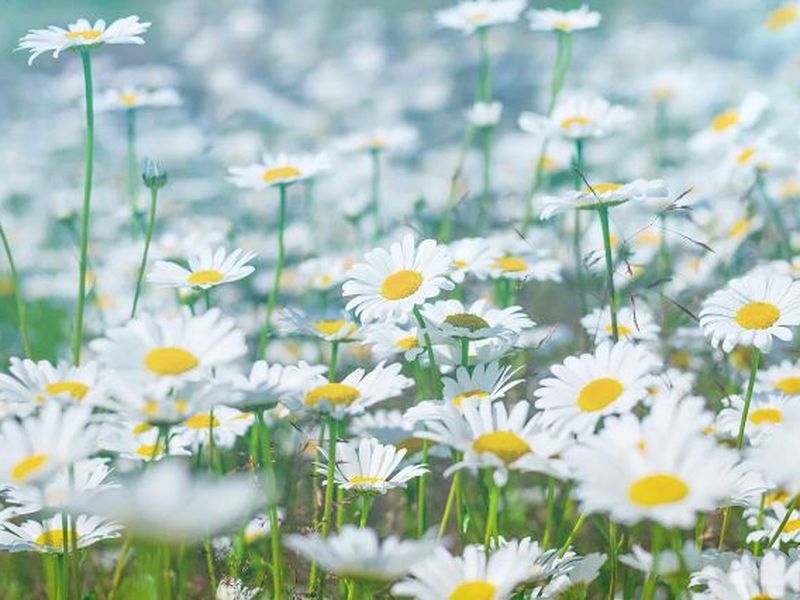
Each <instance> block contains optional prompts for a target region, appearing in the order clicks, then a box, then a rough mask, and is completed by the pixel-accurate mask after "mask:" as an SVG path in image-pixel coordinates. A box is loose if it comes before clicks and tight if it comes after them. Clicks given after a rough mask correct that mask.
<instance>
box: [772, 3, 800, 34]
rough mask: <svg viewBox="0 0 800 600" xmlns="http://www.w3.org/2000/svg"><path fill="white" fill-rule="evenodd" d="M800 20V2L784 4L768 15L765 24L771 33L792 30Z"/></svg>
mask: <svg viewBox="0 0 800 600" xmlns="http://www.w3.org/2000/svg"><path fill="white" fill-rule="evenodd" d="M798 19H800V2H784V3H783V4H781V5H780V6H778V7H777V8H776V9H775V10H773V11H772V12H771V13H769V15H767V20H766V22H765V23H764V25H765V27H766V28H767V29H768V30H769V31H781V30H783V29H787V28H790V27H791V26H792V25H794V24H795V23H797V21H798Z"/></svg>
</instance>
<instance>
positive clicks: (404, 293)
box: [381, 269, 422, 300]
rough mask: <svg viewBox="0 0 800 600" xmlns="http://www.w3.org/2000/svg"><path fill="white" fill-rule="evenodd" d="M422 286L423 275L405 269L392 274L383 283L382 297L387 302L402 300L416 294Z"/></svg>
mask: <svg viewBox="0 0 800 600" xmlns="http://www.w3.org/2000/svg"><path fill="white" fill-rule="evenodd" d="M421 285H422V275H421V274H420V273H418V272H417V271H411V270H409V269H403V270H402V271H397V272H396V273H392V274H391V275H389V276H388V277H387V278H386V279H384V280H383V283H381V295H382V296H383V297H384V298H386V299H387V300H402V299H403V298H408V297H409V296H411V295H412V294H413V293H414V292H416V291H417V290H418V289H419V287H420V286H421Z"/></svg>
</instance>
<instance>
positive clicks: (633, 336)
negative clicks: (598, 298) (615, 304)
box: [581, 304, 661, 343]
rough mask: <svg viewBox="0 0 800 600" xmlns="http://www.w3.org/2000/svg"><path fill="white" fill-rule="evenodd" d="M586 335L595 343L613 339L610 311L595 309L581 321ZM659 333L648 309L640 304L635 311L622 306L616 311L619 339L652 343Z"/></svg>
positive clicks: (657, 326)
mask: <svg viewBox="0 0 800 600" xmlns="http://www.w3.org/2000/svg"><path fill="white" fill-rule="evenodd" d="M581 325H583V328H584V329H585V330H586V333H587V334H588V335H589V336H590V337H593V338H594V340H595V343H600V342H601V341H603V340H610V339H612V337H613V329H612V327H611V309H610V308H608V307H606V308H596V309H594V310H593V311H592V312H591V313H590V314H588V315H586V316H585V317H583V318H582V319H581ZM660 331H661V327H659V325H658V323H656V321H655V319H654V318H653V313H652V312H651V311H650V309H649V308H647V307H646V306H643V305H641V304H637V305H636V309H635V310H634V309H633V308H631V307H629V306H623V307H622V308H620V309H618V310H617V332H618V333H619V337H620V339H624V340H628V341H632V342H654V341H656V340H658V334H659V332H660Z"/></svg>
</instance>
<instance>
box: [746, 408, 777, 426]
mask: <svg viewBox="0 0 800 600" xmlns="http://www.w3.org/2000/svg"><path fill="white" fill-rule="evenodd" d="M748 418H749V420H750V422H751V423H752V424H753V425H764V424H770V425H774V424H775V423H780V422H781V421H783V415H782V414H781V411H780V410H778V409H777V408H759V409H758V410H754V411H753V412H751V413H750V416H749V417H748Z"/></svg>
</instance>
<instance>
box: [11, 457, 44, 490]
mask: <svg viewBox="0 0 800 600" xmlns="http://www.w3.org/2000/svg"><path fill="white" fill-rule="evenodd" d="M48 460H49V459H48V458H47V455H46V454H31V455H30V456H27V457H25V458H23V459H22V460H21V461H19V462H18V463H17V464H15V465H14V466H13V467H12V468H11V481H14V482H16V483H22V482H23V481H27V480H28V479H30V477H31V476H32V475H35V474H36V472H37V471H40V470H41V469H42V468H44V466H45V465H46V464H47V461H48Z"/></svg>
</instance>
